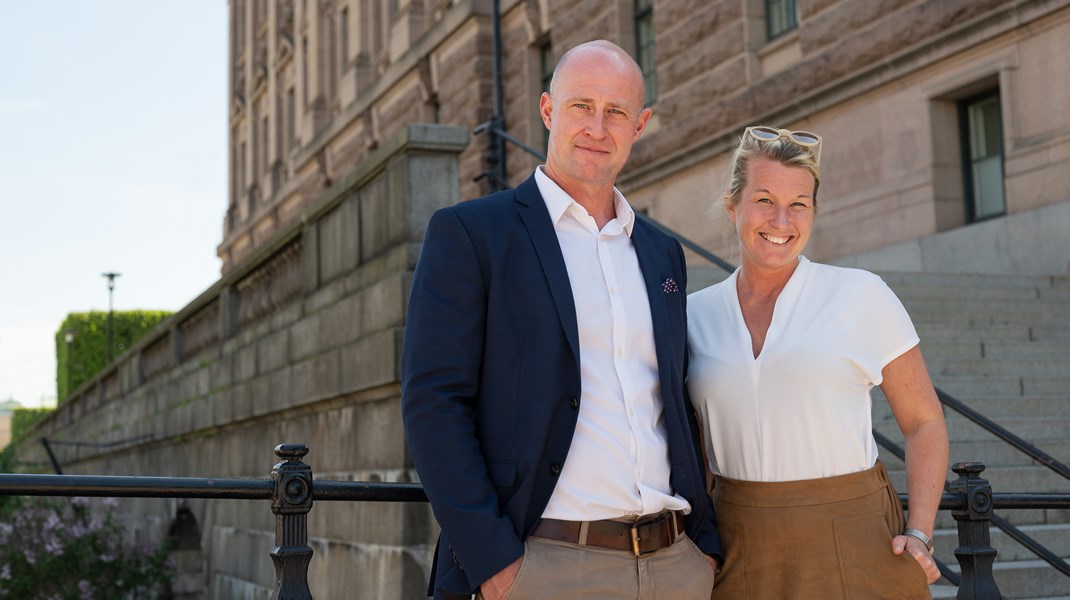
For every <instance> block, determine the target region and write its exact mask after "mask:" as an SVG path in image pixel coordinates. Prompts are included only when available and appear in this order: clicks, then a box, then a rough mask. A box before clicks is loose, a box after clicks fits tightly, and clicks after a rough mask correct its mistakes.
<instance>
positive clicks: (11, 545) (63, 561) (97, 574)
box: [0, 498, 172, 600]
mask: <svg viewBox="0 0 1070 600" xmlns="http://www.w3.org/2000/svg"><path fill="white" fill-rule="evenodd" d="M117 504H118V503H117V502H116V501H115V500H113V499H110V498H109V499H106V500H105V501H104V503H103V505H102V506H101V505H97V506H96V507H93V508H91V507H90V505H89V501H88V500H87V499H85V498H71V499H65V500H55V499H42V498H35V499H25V500H22V505H21V506H20V507H19V508H18V510H16V511H14V512H11V513H9V514H8V515H7V516H5V517H4V519H3V520H2V521H0V599H4V598H57V599H61V600H67V599H70V600H105V599H107V600H114V599H116V598H135V597H138V598H158V597H160V596H161V595H162V594H163V592H164V589H165V588H166V586H167V585H168V583H169V582H170V580H171V573H172V569H171V568H170V565H169V564H168V560H167V556H168V548H167V547H161V548H138V547H136V546H134V545H132V544H130V543H129V542H128V540H127V537H128V536H126V535H125V533H124V532H125V530H126V529H127V528H128V523H126V522H125V521H126V520H127V519H128V518H129V516H128V515H117V514H116V511H115V507H116V506H117Z"/></svg>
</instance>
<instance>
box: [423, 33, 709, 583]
mask: <svg viewBox="0 0 1070 600" xmlns="http://www.w3.org/2000/svg"><path fill="white" fill-rule="evenodd" d="M644 104H645V89H644V81H643V75H642V72H641V71H640V69H639V66H638V65H637V64H636V63H635V61H634V60H633V59H632V58H631V57H630V56H629V55H628V54H627V53H626V52H624V51H623V50H622V49H620V48H619V47H617V46H616V45H614V44H612V43H610V42H607V41H604V40H599V41H594V42H589V43H586V44H582V45H580V46H577V47H575V48H573V49H572V50H570V51H569V52H567V53H566V54H565V55H564V56H563V57H562V58H561V60H560V62H559V63H558V65H557V68H556V69H555V70H554V75H553V79H552V82H551V84H550V91H549V92H548V93H543V94H542V97H541V98H540V101H539V112H540V114H541V116H542V120H543V123H544V124H545V125H546V127H547V128H548V129H549V131H550V141H549V150H548V155H547V160H546V164H545V165H540V166H539V167H537V168H536V169H535V172H534V173H533V174H532V175H531V177H529V178H528V179H527V180H526V181H524V182H523V183H521V184H520V185H519V186H517V187H516V188H515V189H512V190H508V191H504V192H499V193H496V194H492V195H490V196H486V197H483V198H479V199H476V200H472V201H469V202H463V203H461V204H458V205H456V206H452V207H448V208H444V209H442V210H439V211H438V212H436V213H435V214H434V216H432V218H431V221H430V223H429V224H428V227H427V234H426V236H425V239H424V246H423V250H422V252H421V254H420V259H419V262H418V263H417V265H416V270H415V274H414V276H413V282H412V291H411V296H410V299H409V310H408V318H407V325H406V330H405V345H404V350H403V357H402V414H403V417H404V421H405V431H406V437H407V440H408V444H409V448H410V450H411V452H412V458H413V463H414V464H415V467H416V470H417V472H418V473H419V475H420V479H421V481H422V482H423V486H424V489H425V490H426V492H427V496H428V498H429V499H430V501H431V507H432V509H433V511H434V514H435V518H436V520H437V521H438V523H439V524H440V525H441V528H442V533H441V536H440V538H439V542H438V546H437V549H436V552H435V558H434V561H433V565H432V573H431V583H430V586H429V590H428V593H429V595H433V596H434V597H435V598H436V599H447V598H468V597H470V596H471V595H472V594H477V596H478V597H480V598H483V599H485V600H499V599H500V598H505V597H506V596H507V595H508V597H509V598H510V600H522V599H526V598H539V599H544V598H555V599H568V598H576V599H579V598H582V599H584V600H590V599H594V598H651V599H652V598H673V599H687V598H696V599H698V598H702V599H703V600H705V599H708V598H709V595H710V592H711V590H712V589H713V585H714V576H715V570H716V568H717V565H718V563H719V562H723V559H722V550H721V541H720V536H719V535H718V533H717V528H716V524H715V516H714V511H713V506H712V504H711V502H710V500H709V497H708V496H707V495H706V492H705V480H704V474H705V469H704V468H703V464H702V459H701V458H700V454H699V452H698V451H697V440H698V433H697V427H696V422H695V418H694V413H693V412H692V410H691V405H690V402H689V401H688V399H687V397H686V395H685V394H686V391H685V386H684V373H685V369H686V363H687V342H686V306H685V304H686V295H685V287H686V284H687V275H686V271H685V266H684V256H683V251H682V249H681V248H680V245H679V243H677V242H676V240H674V239H672V238H670V237H668V236H666V235H664V234H662V233H660V232H658V231H656V230H655V229H654V228H652V227H650V226H649V225H647V224H645V223H644V222H642V221H637V220H636V218H635V213H634V212H633V210H632V208H631V207H630V206H629V205H628V202H627V200H625V198H624V196H623V195H622V194H621V193H620V192H619V191H618V190H617V189H616V188H615V187H614V183H615V181H616V178H617V175H618V173H620V171H621V169H622V168H623V167H624V164H625V162H627V160H628V156H629V154H630V152H631V148H632V145H633V144H634V143H635V142H636V140H638V139H639V137H640V136H641V135H642V134H643V131H644V129H645V127H646V124H647V121H648V120H649V119H650V114H651V112H650V109H649V108H644Z"/></svg>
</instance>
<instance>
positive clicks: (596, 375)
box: [535, 167, 690, 521]
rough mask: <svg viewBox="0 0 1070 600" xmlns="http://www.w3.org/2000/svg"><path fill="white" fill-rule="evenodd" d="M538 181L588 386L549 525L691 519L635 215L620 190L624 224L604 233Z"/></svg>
mask: <svg viewBox="0 0 1070 600" xmlns="http://www.w3.org/2000/svg"><path fill="white" fill-rule="evenodd" d="M535 181H536V183H537V184H538V186H539V192H540V193H541V194H542V197H543V199H544V200H545V202H546V207H547V209H549V212H550V219H551V220H552V221H553V223H554V229H555V230H556V232H557V239H558V241H559V242H560V244H561V253H562V254H563V255H564V258H565V266H566V268H567V270H568V278H569V282H570V283H571V285H572V297H573V300H574V302H575V304H576V322H577V325H578V327H579V343H580V357H579V359H580V385H581V387H582V392H581V396H580V406H579V416H578V420H577V423H576V432H575V435H574V436H573V438H572V445H571V446H570V449H569V453H568V458H567V459H566V460H565V464H564V466H563V467H562V469H561V474H560V475H559V478H558V481H557V485H556V487H555V488H554V492H553V495H552V496H551V497H550V502H549V504H548V505H547V506H546V510H544V511H543V517H546V518H553V519H565V520H570V521H588V520H590V521H593V520H599V519H613V518H618V517H624V516H632V515H646V514H651V513H656V512H659V511H661V510H664V509H670V510H690V505H689V504H688V502H687V501H686V500H684V499H683V498H682V497H680V496H678V495H675V494H673V491H672V486H671V485H670V484H669V472H670V463H669V446H668V442H667V440H666V429H665V424H664V422H663V416H662V400H661V386H660V385H659V383H658V364H657V357H656V355H655V350H654V333H653V324H652V322H651V318H650V304H649V300H648V298H647V291H646V285H645V284H644V282H643V274H642V271H641V270H640V268H639V262H638V259H637V258H636V255H635V248H634V247H633V246H632V242H631V233H632V226H633V225H634V222H635V214H634V213H633V212H632V209H631V207H630V206H628V202H627V201H626V200H625V199H624V196H622V195H621V193H620V192H619V191H617V190H614V194H615V208H616V215H617V216H616V218H615V219H613V220H611V221H609V222H608V223H607V224H606V225H605V227H603V228H602V230H601V231H599V230H598V226H597V224H596V223H595V220H594V218H593V217H591V215H590V214H588V212H587V210H586V209H584V208H583V207H582V206H580V205H579V204H577V203H576V202H575V201H574V200H573V199H572V198H571V197H570V196H569V195H568V194H567V193H565V191H564V190H562V189H561V188H560V186H558V185H557V184H556V183H554V182H553V181H552V180H551V179H550V178H549V177H548V176H546V174H545V173H544V172H543V170H542V167H539V168H537V169H536V171H535Z"/></svg>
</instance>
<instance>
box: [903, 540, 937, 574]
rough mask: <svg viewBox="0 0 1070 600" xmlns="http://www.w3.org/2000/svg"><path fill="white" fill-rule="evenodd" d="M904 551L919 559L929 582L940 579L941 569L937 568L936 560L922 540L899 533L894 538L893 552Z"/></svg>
mask: <svg viewBox="0 0 1070 600" xmlns="http://www.w3.org/2000/svg"><path fill="white" fill-rule="evenodd" d="M904 551H905V552H906V553H908V554H910V556H912V557H914V560H916V561H918V564H919V565H921V569H922V570H923V571H925V576H926V577H928V579H929V583H933V582H935V581H936V580H937V579H940V569H938V568H936V561H935V560H933V557H932V556H930V555H929V549H928V548H926V547H925V544H923V543H921V540H919V539H918V538H916V537H914V536H910V535H897V536H895V537H894V538H892V554H902V553H903V552H904Z"/></svg>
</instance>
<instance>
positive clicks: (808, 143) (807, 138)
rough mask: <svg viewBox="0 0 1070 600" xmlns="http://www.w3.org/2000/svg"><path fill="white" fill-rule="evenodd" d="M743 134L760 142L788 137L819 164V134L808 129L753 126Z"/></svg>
mask: <svg viewBox="0 0 1070 600" xmlns="http://www.w3.org/2000/svg"><path fill="white" fill-rule="evenodd" d="M743 135H744V136H748V135H749V136H751V137H752V138H754V139H756V140H758V141H760V142H775V141H777V140H779V139H780V138H782V137H785V138H788V139H789V140H791V141H792V142H794V143H795V144H797V145H799V146H802V147H803V148H806V149H807V150H809V151H810V154H813V155H814V162H815V163H816V164H821V136H819V135H817V134H816V133H810V132H809V131H789V130H787V129H774V128H773V127H765V126H761V125H759V126H754V127H748V128H747V129H746V130H745V131H744V132H743Z"/></svg>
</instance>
